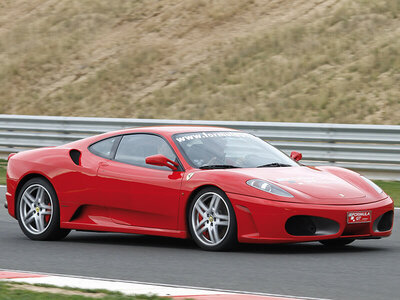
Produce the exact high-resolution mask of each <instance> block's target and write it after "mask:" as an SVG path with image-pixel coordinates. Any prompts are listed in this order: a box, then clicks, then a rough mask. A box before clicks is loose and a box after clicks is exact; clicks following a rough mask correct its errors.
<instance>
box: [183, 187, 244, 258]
mask: <svg viewBox="0 0 400 300" xmlns="http://www.w3.org/2000/svg"><path fill="white" fill-rule="evenodd" d="M188 226H189V231H190V234H191V236H192V238H193V240H194V241H195V243H196V244H197V245H198V246H199V247H200V248H202V249H204V250H210V251H223V250H228V249H231V248H232V247H233V246H234V245H235V244H236V243H237V224H236V217H235V212H234V210H233V207H232V204H231V202H230V201H229V199H228V197H227V196H226V195H225V193H224V192H223V191H221V190H220V189H217V188H213V187H209V188H205V189H203V190H201V191H200V192H198V193H197V194H196V196H195V197H194V199H193V201H192V202H191V205H190V207H189V212H188Z"/></svg>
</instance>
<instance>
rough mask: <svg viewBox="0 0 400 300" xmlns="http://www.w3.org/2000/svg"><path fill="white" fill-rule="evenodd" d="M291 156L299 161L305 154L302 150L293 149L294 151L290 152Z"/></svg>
mask: <svg viewBox="0 0 400 300" xmlns="http://www.w3.org/2000/svg"><path fill="white" fill-rule="evenodd" d="M290 158H291V159H293V160H294V161H299V160H300V159H302V158H303V155H302V154H301V153H300V152H296V151H293V152H292V153H290Z"/></svg>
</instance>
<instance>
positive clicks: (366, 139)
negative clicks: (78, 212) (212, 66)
mask: <svg viewBox="0 0 400 300" xmlns="http://www.w3.org/2000/svg"><path fill="white" fill-rule="evenodd" d="M157 125H208V126H221V127H230V128H235V129H241V130H243V131H246V132H249V133H252V134H254V135H256V136H258V137H260V138H262V139H265V140H268V141H269V142H271V143H272V144H273V145H275V146H276V147H278V148H279V149H281V150H282V151H284V152H286V153H290V152H291V151H292V150H296V151H299V152H302V153H303V158H304V159H303V161H304V163H305V164H311V165H336V166H341V167H346V168H350V169H354V170H357V171H359V172H361V173H364V174H367V175H368V176H370V177H372V178H382V179H394V180H400V126H395V125H394V126H392V125H352V124H325V123H281V122H234V121H197V120H194V121H192V120H155V119H116V118H83V117H82V118H81V117H47V116H23V115H0V153H1V154H2V156H3V157H5V156H6V155H7V154H8V153H11V152H19V151H23V150H27V149H33V148H37V147H44V146H57V145H62V144H65V143H68V142H71V141H74V140H77V139H81V138H85V137H87V136H90V135H94V134H99V133H103V132H107V131H112V130H118V129H121V128H132V127H142V126H157Z"/></svg>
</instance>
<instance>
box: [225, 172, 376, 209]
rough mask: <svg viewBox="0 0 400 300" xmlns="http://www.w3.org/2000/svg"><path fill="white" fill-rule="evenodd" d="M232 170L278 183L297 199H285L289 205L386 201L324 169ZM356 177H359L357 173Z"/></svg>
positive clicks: (246, 175) (244, 175)
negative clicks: (290, 203)
mask: <svg viewBox="0 0 400 300" xmlns="http://www.w3.org/2000/svg"><path fill="white" fill-rule="evenodd" d="M230 171H231V172H234V173H236V174H237V175H240V177H242V178H243V177H245V178H246V179H247V180H248V179H253V178H254V179H263V180H267V181H269V182H272V183H275V184H276V185H278V186H280V187H281V188H283V189H285V190H286V191H288V192H290V193H291V194H292V195H293V196H294V198H285V199H284V200H285V201H288V202H305V203H310V204H326V205H348V204H365V203H371V202H375V201H378V200H380V199H382V198H383V197H382V195H372V194H371V192H370V191H366V190H365V189H363V188H361V187H360V186H357V185H356V184H354V182H349V181H347V180H344V179H342V178H341V177H339V176H337V175H335V174H332V173H330V172H328V171H325V170H323V169H317V168H312V167H280V168H259V169H233V170H230ZM355 176H357V177H359V176H358V175H357V174H355ZM243 179H244V178H243ZM357 180H359V181H361V180H362V179H359V178H357ZM251 189H254V188H251ZM247 190H248V189H247ZM260 192H261V193H262V194H260V193H258V192H257V194H258V195H263V198H270V194H268V193H266V192H263V191H260ZM264 194H265V196H264ZM266 195H268V196H266ZM282 198H283V197H281V199H282ZM274 200H277V199H274Z"/></svg>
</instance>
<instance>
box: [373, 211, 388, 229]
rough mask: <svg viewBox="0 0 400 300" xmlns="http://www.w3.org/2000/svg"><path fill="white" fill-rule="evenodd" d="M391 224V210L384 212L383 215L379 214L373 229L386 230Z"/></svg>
mask: <svg viewBox="0 0 400 300" xmlns="http://www.w3.org/2000/svg"><path fill="white" fill-rule="evenodd" d="M392 225H393V210H390V211H388V212H385V213H384V214H383V215H381V216H379V217H378V218H377V219H376V220H375V222H374V227H373V228H374V231H375V232H382V231H388V230H390V229H391V228H392Z"/></svg>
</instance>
